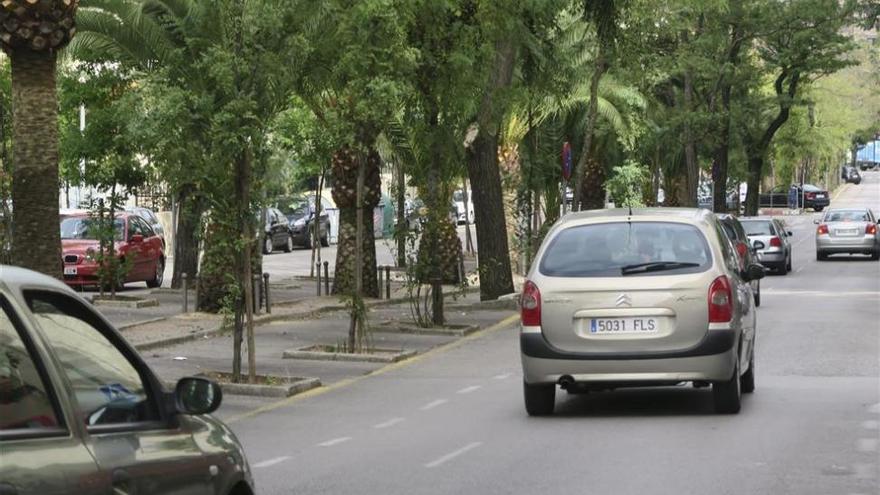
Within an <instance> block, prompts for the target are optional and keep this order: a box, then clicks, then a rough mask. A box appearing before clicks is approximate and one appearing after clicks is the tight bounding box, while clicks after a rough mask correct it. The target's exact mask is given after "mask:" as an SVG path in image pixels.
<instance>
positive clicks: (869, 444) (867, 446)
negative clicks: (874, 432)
mask: <svg viewBox="0 0 880 495" xmlns="http://www.w3.org/2000/svg"><path fill="white" fill-rule="evenodd" d="M878 443H880V440H877V439H876V438H860V439H859V441H858V442H856V446H857V448H858V449H859V452H877V444H878Z"/></svg>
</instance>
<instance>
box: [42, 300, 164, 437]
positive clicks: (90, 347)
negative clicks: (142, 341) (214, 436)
mask: <svg viewBox="0 0 880 495" xmlns="http://www.w3.org/2000/svg"><path fill="white" fill-rule="evenodd" d="M26 297H27V301H28V305H29V306H30V307H31V311H32V312H33V313H34V316H35V317H36V319H37V322H38V323H39V325H40V327H41V328H42V329H43V332H44V333H45V335H46V337H47V338H48V339H49V341H50V344H51V345H52V348H53V349H54V351H55V354H56V355H57V356H58V359H59V360H60V361H61V364H62V366H63V368H64V372H65V373H66V374H67V377H68V379H69V380H70V383H71V385H72V386H73V392H74V394H75V395H76V400H77V403H78V407H79V410H78V411H77V412H78V415H79V417H80V418H81V420H82V421H83V422H84V423H85V424H86V425H88V426H95V425H108V424H125V423H138V422H144V421H152V420H155V419H157V418H158V415H157V413H156V407H155V404H153V402H152V401H151V400H150V398H149V396H148V393H147V389H146V387H145V386H144V384H143V381H142V380H141V377H140V374H139V373H138V371H137V369H136V368H135V367H134V365H132V363H131V362H130V361H129V360H128V358H127V357H126V356H125V355H124V354H123V353H122V352H121V351H120V350H119V349H118V348H117V347H116V346H115V345H113V343H112V342H110V341H109V340H108V339H107V337H105V336H104V335H103V334H102V333H101V332H100V331H99V330H98V329H97V328H96V326H95V325H94V324H93V322H92V321H90V320H92V319H93V318H94V315H89V310H87V309H86V308H85V307H83V306H81V305H80V304H79V303H78V302H76V301H75V300H74V299H72V298H68V297H66V296H62V295H59V294H51V293H41V292H29V293H27V294H26Z"/></svg>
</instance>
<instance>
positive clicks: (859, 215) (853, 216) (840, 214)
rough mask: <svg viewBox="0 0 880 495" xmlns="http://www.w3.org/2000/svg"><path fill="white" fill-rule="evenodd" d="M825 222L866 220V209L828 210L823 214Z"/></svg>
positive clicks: (867, 219)
mask: <svg viewBox="0 0 880 495" xmlns="http://www.w3.org/2000/svg"><path fill="white" fill-rule="evenodd" d="M825 221H826V222H868V221H870V219H869V218H868V212H867V211H859V210H845V211H839V210H838V211H829V212H828V213H827V214H826V215H825Z"/></svg>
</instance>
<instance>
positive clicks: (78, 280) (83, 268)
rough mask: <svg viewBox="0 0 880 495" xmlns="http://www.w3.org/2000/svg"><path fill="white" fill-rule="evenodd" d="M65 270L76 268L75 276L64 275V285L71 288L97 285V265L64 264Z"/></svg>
mask: <svg viewBox="0 0 880 495" xmlns="http://www.w3.org/2000/svg"><path fill="white" fill-rule="evenodd" d="M64 267H65V268H70V267H73V268H76V275H64V283H65V284H67V285H69V286H71V287H82V286H86V285H98V283H99V279H98V265H97V264H95V265H86V264H79V265H72V264H65V265H64Z"/></svg>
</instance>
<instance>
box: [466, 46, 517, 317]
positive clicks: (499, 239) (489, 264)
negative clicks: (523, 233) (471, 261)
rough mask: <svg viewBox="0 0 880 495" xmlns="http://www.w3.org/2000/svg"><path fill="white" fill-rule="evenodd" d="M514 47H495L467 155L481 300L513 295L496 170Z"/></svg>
mask: <svg viewBox="0 0 880 495" xmlns="http://www.w3.org/2000/svg"><path fill="white" fill-rule="evenodd" d="M515 59H516V47H515V45H514V43H513V40H502V41H500V42H498V43H497V44H496V53H495V61H494V66H493V69H492V74H491V76H490V77H489V81H488V83H487V87H486V89H485V91H484V93H483V99H482V101H481V103H480V109H479V113H478V115H477V125H478V130H477V135H476V137H475V139H474V141H473V143H471V146H470V147H469V148H468V151H467V165H468V177H469V179H470V182H471V187H472V188H473V190H475V191H480V194H475V195H474V200H473V203H474V215H475V228H476V231H477V249H478V253H479V257H478V260H479V274H480V299H481V300H483V301H486V300H491V299H497V298H498V297H500V296H503V295H505V294H510V293H512V292H513V274H512V273H511V270H510V250H509V249H510V248H509V245H508V241H507V230H506V229H505V225H506V221H505V218H504V204H503V202H502V194H501V174H500V171H499V168H498V131H497V126H498V122H499V121H500V120H501V119H500V117H499V116H497V115H496V113H499V112H498V110H497V109H496V107H495V104H494V101H495V96H496V93H497V92H498V91H499V90H501V89H503V88H505V87H507V86H509V85H510V82H511V80H512V78H513V66H514V61H515Z"/></svg>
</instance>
